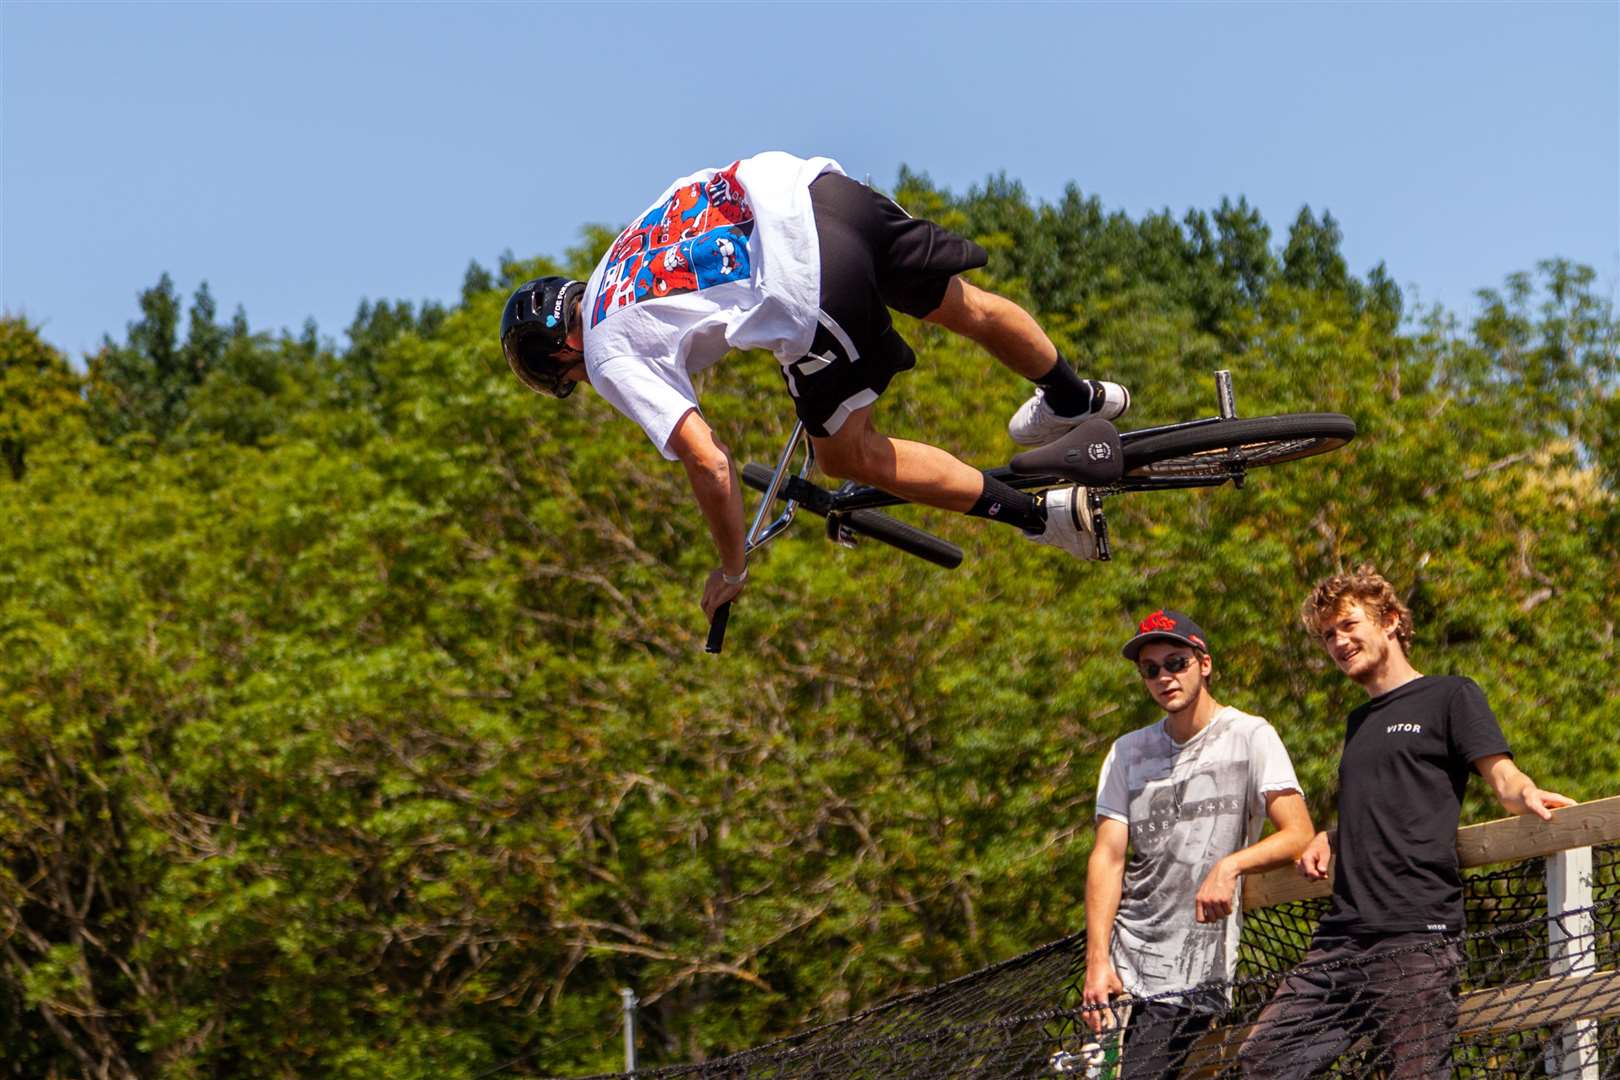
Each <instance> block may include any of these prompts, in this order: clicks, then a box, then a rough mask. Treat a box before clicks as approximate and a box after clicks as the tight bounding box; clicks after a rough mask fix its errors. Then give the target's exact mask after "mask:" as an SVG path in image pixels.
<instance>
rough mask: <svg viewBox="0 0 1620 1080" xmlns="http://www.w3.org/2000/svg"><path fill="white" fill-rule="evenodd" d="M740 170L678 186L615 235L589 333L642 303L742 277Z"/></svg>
mask: <svg viewBox="0 0 1620 1080" xmlns="http://www.w3.org/2000/svg"><path fill="white" fill-rule="evenodd" d="M738 164H740V163H739V162H735V161H734V162H732V163H731V165H730V166H729V167H727V168H725V169H722V170H721V171H720V172H717V173H715V174H714V175H713V176H711V177H710V178H709V179H708V180H707V181H700V182H698V183H692V184H684V185H682V186H681V187H679V188H677V189H676V190H675V193H674V194H673V195H671V196H670V197H669V198H668V199H667V200H666V201H665V202H664V203H663V204H662V205H661V206H655V207H653V208H652V210H650V211H648V212H647V215H646V216H645V217H643V218H642V219H641V220H640V221H638V222H636V223H635V224H633V225H631V226H630V227H629V228H627V229H625V230H624V232H622V233H620V234H619V238H618V239H617V240H615V241H614V242H613V247H612V249H611V250H610V251H609V252H608V260H607V266H606V267H605V268H604V269H603V271H602V285H601V288H599V289H598V290H597V293H596V303H595V304H594V305H592V308H591V325H592V326H595V325H596V324H597V323H599V322H601V321H602V320H603V319H605V318H607V317H608V316H609V315H611V314H613V313H614V312H615V311H619V310H621V309H623V308H627V307H629V306H630V305H632V304H639V303H641V302H642V301H643V300H656V299H658V298H660V297H664V296H677V295H679V294H680V293H689V292H697V291H698V290H699V289H707V288H708V287H709V286H711V285H721V284H724V283H725V282H728V281H740V280H743V279H746V278H747V277H748V274H749V263H748V238H749V237H750V236H751V235H753V232H754V208H753V207H752V206H750V205H749V204H748V192H747V191H745V190H743V186H742V184H741V183H739V182H738V181H737V166H738Z"/></svg>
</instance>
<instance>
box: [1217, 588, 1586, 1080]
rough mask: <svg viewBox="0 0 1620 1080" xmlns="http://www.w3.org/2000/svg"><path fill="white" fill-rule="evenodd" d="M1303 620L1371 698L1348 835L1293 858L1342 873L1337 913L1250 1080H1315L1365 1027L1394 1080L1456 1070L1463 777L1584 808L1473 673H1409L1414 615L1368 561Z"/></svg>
mask: <svg viewBox="0 0 1620 1080" xmlns="http://www.w3.org/2000/svg"><path fill="white" fill-rule="evenodd" d="M1302 618H1303V621H1304V623H1305V627H1306V629H1307V630H1308V631H1309V632H1310V633H1311V636H1313V637H1314V638H1316V639H1317V640H1318V641H1319V642H1320V643H1321V645H1322V647H1323V648H1324V649H1326V650H1327V653H1328V655H1329V656H1331V657H1332V658H1333V662H1334V663H1335V664H1337V665H1338V668H1339V670H1340V671H1342V672H1344V674H1345V675H1346V676H1348V677H1349V678H1350V679H1351V680H1352V681H1353V682H1355V683H1357V684H1358V685H1360V686H1361V688H1362V689H1363V690H1365V691H1366V692H1367V695H1368V700H1367V701H1366V702H1365V703H1363V704H1362V705H1360V706H1358V707H1357V708H1356V709H1355V710H1354V711H1352V712H1351V714H1350V718H1349V721H1348V722H1347V724H1346V726H1345V737H1344V752H1343V755H1342V757H1341V758H1340V761H1339V824H1338V827H1337V828H1336V829H1334V830H1332V831H1329V832H1322V833H1318V834H1317V835H1316V838H1315V839H1314V840H1312V841H1311V844H1310V846H1309V847H1308V848H1306V850H1305V853H1304V854H1303V855H1301V856H1300V858H1299V861H1298V866H1299V870H1300V872H1301V873H1302V874H1304V875H1305V876H1306V877H1309V878H1314V879H1318V880H1320V879H1322V878H1326V877H1327V876H1328V873H1329V867H1330V865H1332V864H1336V868H1335V871H1334V880H1333V902H1332V906H1331V908H1330V909H1329V911H1328V914H1327V916H1326V917H1325V918H1323V920H1322V922H1321V925H1320V926H1319V927H1318V929H1317V933H1316V937H1315V938H1314V939H1313V940H1312V942H1311V949H1310V952H1309V953H1307V954H1306V956H1305V959H1304V960H1303V961H1302V962H1301V964H1300V967H1299V968H1298V969H1296V970H1295V971H1294V972H1293V973H1292V974H1290V975H1289V976H1288V978H1287V979H1285V980H1284V981H1283V984H1282V986H1281V987H1280V988H1279V989H1278V991H1277V995H1276V996H1275V997H1274V998H1272V1000H1271V1002H1270V1003H1269V1004H1267V1005H1266V1007H1265V1009H1264V1010H1263V1011H1262V1012H1261V1014H1260V1017H1259V1019H1258V1021H1256V1023H1255V1026H1254V1030H1253V1031H1252V1032H1251V1033H1250V1035H1249V1037H1248V1039H1247V1040H1245V1042H1244V1044H1243V1049H1242V1052H1241V1054H1240V1062H1241V1065H1242V1070H1243V1075H1244V1076H1245V1077H1248V1078H1251V1080H1271V1078H1280V1077H1288V1078H1290V1080H1292V1078H1295V1077H1310V1076H1315V1075H1318V1074H1319V1073H1321V1072H1323V1071H1324V1070H1326V1069H1327V1068H1328V1067H1329V1066H1330V1065H1331V1064H1332V1063H1333V1061H1334V1059H1335V1058H1337V1057H1339V1055H1341V1054H1342V1053H1344V1052H1345V1051H1346V1050H1347V1049H1349V1048H1350V1046H1351V1044H1352V1043H1354V1042H1355V1041H1356V1040H1357V1039H1358V1038H1360V1037H1361V1036H1362V1035H1364V1034H1366V1035H1371V1036H1372V1037H1373V1040H1374V1044H1375V1046H1376V1049H1377V1053H1378V1062H1377V1063H1378V1064H1379V1065H1381V1066H1383V1068H1384V1069H1385V1070H1386V1075H1387V1076H1389V1077H1391V1078H1392V1080H1407V1078H1410V1080H1416V1078H1420V1077H1422V1078H1428V1077H1434V1076H1449V1075H1450V1070H1449V1068H1448V1066H1447V1061H1448V1059H1449V1057H1450V1053H1451V1042H1452V1036H1453V1032H1454V1031H1455V1029H1456V1022H1457V989H1458V987H1457V972H1458V968H1459V966H1460V964H1461V961H1462V956H1461V950H1460V948H1459V946H1458V944H1457V941H1456V936H1457V935H1458V934H1460V933H1461V932H1462V930H1463V897H1462V875H1461V872H1460V869H1459V867H1458V864H1457V824H1458V819H1459V817H1460V816H1461V811H1462V794H1463V788H1464V787H1465V786H1466V784H1467V782H1468V775H1469V773H1470V772H1476V771H1477V772H1478V773H1479V774H1480V775H1481V776H1483V777H1485V779H1486V780H1487V781H1488V782H1489V783H1490V785H1491V788H1492V790H1494V791H1495V793H1496V797H1497V799H1499V800H1500V801H1501V803H1502V806H1503V807H1504V808H1505V809H1506V810H1507V811H1508V812H1509V813H1512V814H1524V813H1533V814H1535V815H1537V816H1538V817H1540V818H1542V819H1544V820H1550V819H1551V817H1552V813H1551V811H1552V810H1554V809H1557V808H1558V807H1561V806H1572V805H1574V802H1573V800H1571V799H1567V798H1565V797H1564V796H1562V795H1557V794H1554V793H1552V792H1550V791H1543V790H1541V789H1540V788H1538V787H1536V785H1535V784H1534V783H1533V782H1532V781H1531V779H1530V778H1529V777H1528V776H1526V775H1525V774H1524V773H1523V772H1521V771H1520V770H1519V768H1518V766H1516V765H1515V764H1514V763H1513V757H1512V751H1511V750H1509V749H1508V744H1507V739H1506V738H1505V737H1504V736H1503V735H1502V729H1501V727H1499V726H1498V725H1497V722H1496V717H1495V716H1494V715H1493V714H1492V713H1491V709H1490V706H1489V705H1488V704H1486V701H1485V695H1484V693H1483V692H1481V690H1480V688H1479V686H1478V685H1476V684H1475V683H1474V681H1473V680H1472V679H1468V678H1463V677H1459V676H1447V675H1442V676H1426V675H1423V674H1422V673H1420V672H1419V671H1417V670H1416V669H1415V668H1413V667H1412V664H1411V661H1410V660H1408V658H1407V649H1408V648H1409V647H1410V645H1411V641H1412V616H1411V613H1410V612H1409V611H1408V610H1407V609H1406V606H1405V605H1404V604H1402V603H1401V601H1400V598H1399V597H1397V596H1396V595H1395V590H1394V589H1393V588H1392V587H1391V586H1390V584H1389V582H1388V581H1386V580H1385V579H1384V578H1383V577H1381V576H1380V575H1378V574H1377V573H1376V572H1374V571H1373V569H1372V568H1371V567H1369V566H1363V567H1360V568H1359V569H1357V570H1356V572H1355V573H1353V574H1340V575H1337V576H1335V577H1332V578H1329V579H1327V580H1326V581H1323V582H1322V583H1321V584H1319V585H1317V586H1316V588H1315V589H1314V590H1313V591H1312V593H1311V595H1310V597H1309V598H1308V599H1307V600H1306V601H1305V605H1304V608H1303V611H1302Z"/></svg>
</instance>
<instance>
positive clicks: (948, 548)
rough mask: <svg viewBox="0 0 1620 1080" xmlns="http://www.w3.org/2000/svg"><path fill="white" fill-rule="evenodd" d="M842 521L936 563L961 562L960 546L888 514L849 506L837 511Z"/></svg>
mask: <svg viewBox="0 0 1620 1080" xmlns="http://www.w3.org/2000/svg"><path fill="white" fill-rule="evenodd" d="M838 517H839V520H840V521H841V522H843V524H845V525H847V526H849V528H850V530H851V531H853V532H858V533H860V534H861V535H862V536H870V537H871V538H872V539H873V540H880V541H882V542H883V543H885V544H888V545H889V546H890V547H895V548H899V549H900V550H901V551H903V552H905V553H906V554H907V555H915V556H917V558H919V559H925V560H927V561H928V562H931V563H933V564H934V565H935V566H943V567H944V568H945V569H947V570H954V569H956V568H957V567H958V566H961V565H962V549H961V548H959V547H957V546H956V545H955V544H953V543H951V542H950V541H948V540H941V539H940V538H939V537H937V536H935V535H934V534H933V533H930V532H924V531H923V530H922V529H919V528H917V527H916V526H914V525H907V524H906V523H905V522H904V521H899V520H897V519H895V518H892V517H890V516H889V515H888V514H882V513H879V512H878V511H876V510H849V511H846V512H844V513H842V514H839V515H838Z"/></svg>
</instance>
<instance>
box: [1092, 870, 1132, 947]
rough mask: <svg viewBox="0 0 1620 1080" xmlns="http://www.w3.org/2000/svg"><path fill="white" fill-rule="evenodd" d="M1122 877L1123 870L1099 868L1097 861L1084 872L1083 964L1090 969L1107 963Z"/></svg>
mask: <svg viewBox="0 0 1620 1080" xmlns="http://www.w3.org/2000/svg"><path fill="white" fill-rule="evenodd" d="M1123 875H1124V867H1114V866H1109V865H1099V861H1097V860H1093V861H1092V862H1091V863H1090V864H1089V865H1088V866H1087V868H1086V963H1087V964H1090V965H1092V966H1099V965H1101V964H1105V963H1108V962H1109V947H1110V946H1111V945H1112V944H1113V940H1114V918H1115V916H1117V915H1118V914H1119V898H1120V895H1121V894H1122V893H1123V892H1124V888H1125V879H1124V876H1123Z"/></svg>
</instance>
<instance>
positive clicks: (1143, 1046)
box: [1119, 1001, 1218, 1080]
mask: <svg viewBox="0 0 1620 1080" xmlns="http://www.w3.org/2000/svg"><path fill="white" fill-rule="evenodd" d="M1217 1016H1218V1014H1217V1013H1213V1012H1209V1011H1207V1010H1199V1009H1190V1008H1188V1007H1187V1006H1185V1005H1179V1004H1174V1003H1171V1002H1168V1001H1145V1002H1141V1003H1140V1004H1137V1005H1135V1006H1133V1007H1132V1008H1131V1018H1130V1020H1129V1021H1128V1022H1127V1023H1126V1025H1125V1044H1124V1055H1123V1057H1122V1058H1121V1060H1120V1071H1119V1076H1120V1080H1166V1078H1170V1077H1174V1076H1175V1075H1176V1074H1177V1073H1178V1072H1179V1071H1180V1070H1181V1066H1182V1065H1183V1064H1185V1063H1186V1061H1187V1055H1188V1054H1189V1053H1191V1052H1192V1048H1193V1044H1194V1043H1196V1042H1197V1041H1198V1036H1200V1035H1202V1034H1203V1033H1204V1032H1206V1031H1208V1030H1209V1028H1210V1025H1211V1024H1213V1023H1215V1020H1216V1018H1217Z"/></svg>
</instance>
